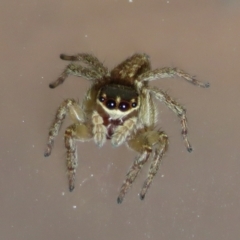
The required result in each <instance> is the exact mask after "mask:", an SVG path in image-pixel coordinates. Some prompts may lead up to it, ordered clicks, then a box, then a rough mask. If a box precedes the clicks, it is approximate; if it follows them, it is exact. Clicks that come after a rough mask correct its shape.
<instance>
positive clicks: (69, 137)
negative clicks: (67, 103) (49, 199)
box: [65, 124, 78, 192]
mask: <svg viewBox="0 0 240 240" xmlns="http://www.w3.org/2000/svg"><path fill="white" fill-rule="evenodd" d="M65 147H66V149H67V169H68V182H69V191H70V192H72V191H73V189H74V187H75V176H76V168H77V165H78V159H77V149H76V124H73V125H71V126H69V127H68V128H67V129H66V131H65Z"/></svg>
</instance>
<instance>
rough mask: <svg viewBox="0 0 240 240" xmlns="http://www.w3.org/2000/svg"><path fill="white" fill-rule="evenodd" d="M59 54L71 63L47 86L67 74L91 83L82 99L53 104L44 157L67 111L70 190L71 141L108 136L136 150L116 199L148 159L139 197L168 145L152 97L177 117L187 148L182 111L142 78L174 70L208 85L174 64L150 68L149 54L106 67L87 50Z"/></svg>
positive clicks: (101, 140) (169, 74)
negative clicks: (83, 52)
mask: <svg viewBox="0 0 240 240" xmlns="http://www.w3.org/2000/svg"><path fill="white" fill-rule="evenodd" d="M60 57H61V59H63V60H70V61H72V63H70V64H69V65H68V66H67V67H66V69H65V70H64V72H63V73H62V74H61V76H60V77H59V78H58V79H57V80H56V81H55V82H53V83H52V84H50V85H49V86H50V88H55V87H57V86H58V85H59V84H61V83H63V82H64V80H65V79H66V78H67V77H68V76H69V75H75V76H78V77H82V78H85V79H87V80H90V81H91V82H92V85H91V87H90V89H89V90H88V92H87V93H86V95H85V98H84V99H83V102H82V104H78V103H77V102H76V101H75V100H74V99H66V100H65V101H64V102H63V103H62V104H61V106H60V107H59V108H58V111H57V114H56V117H55V120H54V122H53V124H52V126H51V128H50V131H49V137H48V144H47V148H46V151H45V156H49V155H50V154H51V151H52V148H53V143H54V138H55V137H56V136H57V135H58V132H59V129H60V127H61V125H62V122H63V120H64V118H65V117H66V115H67V114H68V113H69V115H70V117H71V118H72V120H73V124H72V125H71V126H69V127H68V128H67V129H66V131H65V146H66V149H67V168H68V179H69V189H70V191H72V190H73V189H74V187H75V174H76V168H77V154H76V141H82V142H85V141H89V140H91V139H93V140H94V142H95V143H96V144H97V145H98V146H102V145H103V144H104V143H105V141H106V140H107V139H109V140H111V142H112V144H113V145H114V146H119V145H121V144H122V143H124V142H125V143H126V144H127V145H128V147H129V148H131V149H133V150H135V151H137V152H138V154H139V155H138V157H136V159H135V161H134V163H133V165H132V167H131V168H130V170H129V172H128V173H127V177H126V180H125V181H124V182H123V185H122V187H121V189H120V194H119V196H118V199H117V201H118V203H121V202H122V201H123V199H124V196H125V194H126V192H127V191H128V189H129V188H130V186H131V184H132V183H133V181H134V180H135V178H136V177H137V175H138V173H139V171H140V170H141V168H142V166H143V164H144V163H145V162H146V161H147V160H148V159H149V158H151V165H150V170H149V174H148V177H147V179H146V181H145V182H144V185H143V187H142V190H141V192H140V198H141V199H144V197H145V194H146V192H147V190H148V188H149V186H150V184H151V182H152V179H153V177H154V176H155V174H156V173H157V170H158V168H159V165H160V162H161V159H162V157H163V155H164V153H165V152H166V150H167V147H168V137H167V135H166V134H165V133H164V132H163V131H160V130H156V122H157V109H156V107H155V104H154V101H153V98H156V99H158V100H160V101H162V102H164V103H165V105H167V107H169V108H170V109H171V110H172V111H173V112H174V113H176V114H177V116H178V117H179V118H180V120H181V125H182V136H183V139H184V142H185V145H186V148H187V150H188V151H189V152H191V151H192V147H191V145H190V143H189V141H188V138H187V118H186V110H185V109H184V108H183V107H182V106H181V105H180V104H179V103H177V102H176V101H175V100H174V99H172V98H171V97H170V96H169V95H168V94H167V93H166V92H164V91H163V90H161V89H158V88H156V87H151V86H149V85H148V82H149V81H152V80H156V79H159V78H165V77H172V76H174V75H176V76H179V77H182V78H184V79H185V80H187V81H189V82H190V83H193V84H194V85H197V86H200V87H204V88H206V87H209V84H208V83H202V82H200V81H198V80H196V79H195V78H194V77H192V76H191V75H189V74H187V73H185V72H184V71H182V70H180V69H177V68H168V67H167V68H161V69H156V70H151V67H150V61H149V57H148V56H147V55H146V54H134V55H133V56H131V57H130V58H128V59H126V60H125V61H123V62H122V63H121V64H119V65H118V66H117V67H115V68H114V69H113V70H112V71H110V72H109V71H108V69H107V68H105V67H104V66H103V64H102V63H101V62H100V61H99V60H98V59H97V58H96V57H94V56H92V55H90V54H77V55H74V56H67V55H64V54H62V55H61V56H60ZM75 61H79V62H82V63H84V64H85V65H86V66H85V67H83V66H82V65H79V64H75V63H74V62H75Z"/></svg>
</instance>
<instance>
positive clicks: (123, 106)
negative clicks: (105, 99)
mask: <svg viewBox="0 0 240 240" xmlns="http://www.w3.org/2000/svg"><path fill="white" fill-rule="evenodd" d="M118 108H119V110H121V111H123V112H124V111H127V110H128V109H129V104H128V103H126V102H121V103H120V104H119V106H118Z"/></svg>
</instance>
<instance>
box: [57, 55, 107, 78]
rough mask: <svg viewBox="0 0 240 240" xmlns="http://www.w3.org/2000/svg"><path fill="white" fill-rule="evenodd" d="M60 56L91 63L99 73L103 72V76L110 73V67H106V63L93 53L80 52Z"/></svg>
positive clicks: (68, 59) (64, 58)
mask: <svg viewBox="0 0 240 240" xmlns="http://www.w3.org/2000/svg"><path fill="white" fill-rule="evenodd" d="M60 58H61V59H62V60H67V61H73V62H74V61H80V62H83V63H85V64H87V65H89V66H90V67H92V68H93V69H94V70H95V71H97V72H98V73H101V74H102V76H104V75H107V74H108V69H107V68H106V67H104V65H103V64H102V63H101V62H100V61H99V60H98V59H97V58H96V57H94V56H93V55H91V54H87V53H79V54H76V55H72V56H69V55H66V54H61V55H60Z"/></svg>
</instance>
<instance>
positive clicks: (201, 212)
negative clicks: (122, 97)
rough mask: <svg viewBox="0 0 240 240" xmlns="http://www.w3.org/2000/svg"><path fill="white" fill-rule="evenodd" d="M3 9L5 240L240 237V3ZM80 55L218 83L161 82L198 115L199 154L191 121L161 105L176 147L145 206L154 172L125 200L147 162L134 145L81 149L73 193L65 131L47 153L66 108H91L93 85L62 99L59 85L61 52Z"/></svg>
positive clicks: (72, 85) (77, 82)
mask: <svg viewBox="0 0 240 240" xmlns="http://www.w3.org/2000/svg"><path fill="white" fill-rule="evenodd" d="M0 11H1V14H0V30H1V44H0V47H1V56H0V61H1V64H0V66H1V67H0V77H1V88H0V100H1V103H0V110H1V120H0V121H1V124H0V131H1V135H0V141H1V144H0V148H1V149H0V191H1V194H0V202H1V206H0V214H1V216H2V217H1V220H0V228H1V238H2V239H19V240H26V239H35V240H42V239H57V240H65V239H84V240H85V239H91V240H94V239H97V240H101V239H104V240H105V239H114V240H122V239H124V240H125V239H161V240H169V239H178V240H185V239H197V240H202V239H218V240H225V239H228V240H235V239H238V238H239V236H240V229H239V217H240V210H239V209H240V208H239V199H240V190H239V185H240V176H239V171H240V170H239V169H240V161H239V156H240V154H239V150H238V149H239V142H240V137H239V136H240V135H239V133H238V126H239V117H240V116H239V115H240V114H239V105H240V94H239V87H240V86H239V84H240V81H239V78H240V68H239V56H240V47H239V44H240V32H239V24H238V23H239V22H240V4H239V1H234V0H232V1H224V0H214V1H211V2H210V1H206V0H203V1H198V2H197V1H192V0H183V1H171V0H170V1H154V0H149V1H145V0H132V1H127V0H126V1H114V0H111V1H110V0H105V1H82V2H79V1H59V2H58V3H57V4H56V2H52V3H51V2H49V1H45V0H43V1H27V0H26V1H23V0H20V1H16V2H13V1H6V0H4V1H2V2H1V3H0ZM77 52H88V53H91V54H94V55H96V56H97V57H98V58H99V59H101V60H103V61H104V64H105V65H106V66H107V67H109V68H110V69H111V68H113V67H114V66H116V65H117V64H118V63H119V62H120V61H122V60H123V59H125V58H126V57H127V56H130V55H132V54H133V53H136V52H145V53H147V54H148V55H150V56H151V62H152V67H153V68H157V67H165V66H167V67H179V68H180V69H184V70H185V71H186V72H189V73H192V74H196V76H197V79H199V80H201V81H204V82H210V84H211V88H209V89H207V90H203V89H201V88H196V87H194V86H191V85H189V84H188V83H186V82H185V81H183V80H182V79H180V78H174V79H161V80H158V81H155V82H154V83H153V84H152V85H156V86H157V87H159V88H162V89H164V90H166V91H168V93H169V94H170V95H171V96H173V97H175V99H176V100H177V101H178V102H180V103H182V104H184V106H185V107H186V109H187V114H188V122H189V139H190V141H191V143H192V146H193V149H194V151H193V152H192V153H188V152H187V151H186V148H185V146H184V144H183V143H182V138H181V132H180V129H179V119H178V118H177V117H176V116H175V115H174V114H173V113H172V112H171V111H169V110H168V109H167V108H166V107H165V106H164V105H162V104H158V107H159V111H160V114H159V115H160V116H159V117H160V120H159V126H161V127H162V129H164V130H165V131H166V132H167V133H168V135H169V140H170V145H169V151H168V154H166V156H165V157H164V160H163V163H162V167H161V168H160V170H159V172H158V174H157V175H156V177H155V179H154V182H153V184H152V186H151V188H150V190H149V192H148V195H147V196H146V198H145V199H144V201H140V200H139V197H138V196H137V195H138V193H139V190H140V189H141V186H142V183H143V181H144V179H145V176H146V174H147V171H148V168H149V165H146V166H144V169H143V171H142V173H141V174H140V175H139V177H138V178H137V180H136V181H135V184H134V185H133V187H132V189H131V190H130V191H129V193H128V195H127V198H126V199H125V201H124V203H123V204H122V205H118V204H117V203H116V196H117V195H118V192H119V189H120V186H121V183H122V179H124V177H125V174H126V171H127V170H128V168H129V166H130V164H132V162H133V160H134V157H135V153H134V152H133V151H130V150H127V149H126V148H125V147H124V146H122V147H119V148H113V147H112V146H111V144H110V143H107V144H106V145H105V146H104V147H102V148H100V149H99V148H97V147H96V146H95V144H94V143H84V144H81V143H79V144H78V156H79V167H78V170H77V175H78V178H77V179H76V181H77V182H76V188H75V191H74V192H71V193H70V192H69V191H68V183H67V178H66V177H64V174H66V164H65V150H64V147H63V141H62V138H63V134H64V133H63V131H61V133H60V137H59V138H58V139H57V141H56V144H55V147H54V151H53V153H52V155H51V156H50V158H48V159H46V158H44V156H43V153H44V148H45V144H46V134H47V132H48V128H49V126H50V124H51V121H52V119H53V117H54V112H55V111H56V109H57V107H58V106H59V103H60V102H62V101H63V99H66V98H75V99H76V100H77V99H79V100H81V99H82V97H83V95H84V94H85V93H86V91H87V89H88V86H89V83H88V82H87V81H85V80H83V79H80V78H74V77H71V78H69V80H68V81H66V83H64V85H63V86H61V87H59V88H56V89H55V90H54V91H53V90H52V89H49V87H48V84H49V83H50V82H52V81H54V80H55V79H56V77H57V76H58V74H59V73H60V72H61V71H62V69H63V68H64V67H65V64H64V62H62V61H61V60H60V59H59V54H60V53H66V54H75V53H77ZM67 125H69V122H68V121H67V122H66V123H65V124H64V126H63V128H65V127H66V126H67Z"/></svg>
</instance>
